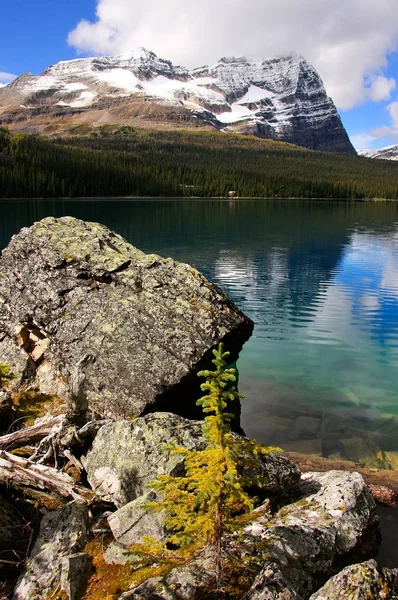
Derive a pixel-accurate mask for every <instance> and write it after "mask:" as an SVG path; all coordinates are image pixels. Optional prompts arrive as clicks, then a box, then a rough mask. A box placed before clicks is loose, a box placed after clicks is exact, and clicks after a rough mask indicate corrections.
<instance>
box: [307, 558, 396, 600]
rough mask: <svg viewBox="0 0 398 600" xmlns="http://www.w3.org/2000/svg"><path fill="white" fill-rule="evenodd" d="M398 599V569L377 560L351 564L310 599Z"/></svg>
mask: <svg viewBox="0 0 398 600" xmlns="http://www.w3.org/2000/svg"><path fill="white" fill-rule="evenodd" d="M373 598H374V599H375V600H376V598H377V600H397V599H398V569H384V568H382V567H380V566H379V565H378V564H377V563H376V561H375V560H368V561H367V562H364V563H361V564H356V565H351V566H350V567H346V568H345V569H343V570H342V571H341V572H340V573H338V574H337V575H335V576H334V577H332V578H331V579H329V581H328V582H327V583H326V584H325V585H324V586H323V587H322V588H321V589H320V590H318V591H317V592H316V593H315V594H313V595H312V596H311V597H310V600H369V599H373Z"/></svg>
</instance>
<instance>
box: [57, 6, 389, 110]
mask: <svg viewBox="0 0 398 600" xmlns="http://www.w3.org/2000/svg"><path fill="white" fill-rule="evenodd" d="M68 41H69V44H71V45H72V46H74V47H75V48H76V49H77V50H78V51H80V52H82V53H86V52H91V53H94V54H116V53H124V52H128V51H129V50H132V49H133V48H135V47H137V46H146V47H147V48H149V49H151V50H153V51H154V52H156V53H157V54H158V55H159V56H161V57H163V58H168V59H170V60H172V61H173V62H175V63H178V64H183V65H186V66H191V67H192V66H199V65H203V64H205V63H209V62H210V63H212V62H215V61H216V60H218V59H219V58H220V57H222V56H226V55H227V56H228V55H229V56H230V55H235V56H236V55H242V54H243V55H246V56H257V57H262V58H267V57H269V56H272V55H275V54H280V53H285V52H289V51H291V50H294V51H296V52H298V53H300V54H302V55H303V56H304V57H306V58H307V59H308V60H309V61H310V62H312V63H313V64H314V66H315V67H316V68H317V69H318V71H319V72H320V74H321V76H322V77H323V79H324V82H325V85H326V89H327V90H328V93H329V94H330V95H331V96H332V98H333V99H334V100H335V102H336V104H337V105H338V107H339V108H341V109H349V108H352V107H353V106H355V105H357V104H359V103H360V102H363V101H365V100H366V99H369V98H370V99H372V100H381V99H385V98H388V95H389V93H390V92H391V90H392V89H393V87H394V83H395V82H393V80H391V79H387V78H386V77H384V76H383V75H382V72H381V70H382V69H383V68H384V67H385V66H386V61H387V55H388V53H390V52H393V51H395V50H396V49H397V47H398V10H397V5H396V0H333V1H332V2H331V1H330V0H300V2H298V1H297V0H229V1H228V2H227V0H202V2H201V3H200V5H199V4H198V3H196V2H182V1H181V0H146V2H141V1H139V0H97V8H96V20H95V21H94V22H89V21H87V20H83V21H80V23H78V25H77V26H76V28H75V29H74V30H73V31H71V32H70V34H69V37H68Z"/></svg>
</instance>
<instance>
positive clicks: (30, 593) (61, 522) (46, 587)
mask: <svg viewBox="0 0 398 600" xmlns="http://www.w3.org/2000/svg"><path fill="white" fill-rule="evenodd" d="M87 531H88V507H87V505H86V504H85V502H82V501H76V500H75V501H73V502H69V504H66V505H65V506H64V507H63V508H61V509H60V510H57V511H54V512H50V513H48V514H47V515H46V516H45V517H43V520H42V522H41V525H40V532H39V535H38V538H37V540H36V542H35V544H34V546H33V549H32V552H31V554H30V556H29V558H28V561H27V563H26V568H25V571H24V572H23V574H22V575H21V577H20V579H19V580H18V583H17V586H16V588H15V591H14V596H13V600H27V598H29V600H43V598H46V597H47V595H48V594H49V593H50V592H51V591H53V590H54V588H55V587H56V586H58V585H59V583H60V579H61V573H62V564H63V559H64V558H65V557H66V556H69V555H71V554H75V553H77V552H80V551H81V550H82V549H83V548H84V546H85V545H86V542H87ZM64 564H65V563H64Z"/></svg>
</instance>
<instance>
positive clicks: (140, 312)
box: [0, 217, 253, 418]
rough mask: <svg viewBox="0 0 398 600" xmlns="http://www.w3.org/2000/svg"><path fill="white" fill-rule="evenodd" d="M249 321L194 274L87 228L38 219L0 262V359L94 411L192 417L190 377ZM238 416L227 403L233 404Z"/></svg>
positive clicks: (236, 347)
mask: <svg viewBox="0 0 398 600" xmlns="http://www.w3.org/2000/svg"><path fill="white" fill-rule="evenodd" d="M252 329H253V323H252V321H251V320H250V319H248V318H247V317H245V315H243V313H242V312H240V311H239V309H238V308H237V307H236V306H235V305H234V304H233V303H232V302H231V301H230V300H229V299H228V298H227V296H226V295H225V294H224V293H223V292H222V291H221V290H220V289H219V288H218V287H217V286H215V285H213V284H211V283H209V281H207V280H206V279H205V278H204V277H203V276H202V275H201V274H200V273H199V272H198V271H197V270H196V269H193V268H192V267H190V266H189V265H186V264H182V263H178V262H176V261H174V260H172V259H171V258H161V257H160V256H157V255H155V254H149V255H147V254H144V253H143V252H141V251H140V250H138V249H137V248H135V247H134V246H131V245H130V244H128V243H127V242H126V241H125V240H124V239H123V238H122V237H121V236H119V235H117V234H116V233H114V232H112V231H110V230H109V229H108V228H107V227H105V226H103V225H100V224H98V223H87V222H84V221H80V220H78V219H75V218H72V217H62V218H59V219H56V218H53V217H48V218H46V219H43V220H42V221H40V222H38V223H35V224H34V225H32V227H30V228H24V229H22V230H21V231H20V233H19V234H17V235H15V236H13V238H12V240H11V242H10V244H9V245H8V247H7V248H6V249H5V250H4V251H3V254H2V257H1V258H0V360H1V361H3V362H7V363H9V364H10V366H11V368H12V369H13V370H14V371H15V372H16V373H18V374H19V375H20V376H22V377H23V378H25V379H31V380H32V379H33V380H35V381H36V383H38V384H39V385H40V388H41V391H42V392H45V393H57V394H58V395H61V396H66V397H67V398H68V397H72V398H74V399H75V400H76V399H78V400H79V406H80V409H81V410H82V411H84V410H85V409H86V408H87V407H88V408H89V409H90V410H91V411H92V412H95V413H97V414H99V415H103V416H105V417H112V418H116V417H119V418H120V417H121V418H123V417H127V416H138V415H140V414H142V413H143V412H144V411H145V412H148V411H150V410H156V409H158V408H161V409H162V410H164V409H167V408H168V409H170V410H173V412H178V413H181V414H185V415H188V416H190V415H193V414H196V413H195V410H196V406H195V400H196V399H197V398H198V397H200V395H201V393H200V389H199V384H200V382H199V381H198V378H197V377H196V373H197V371H198V370H199V369H202V368H207V367H209V366H211V360H212V358H213V355H212V352H211V350H212V349H213V348H214V347H216V346H217V345H218V343H219V342H220V341H224V342H225V346H226V349H228V350H229V351H230V352H231V362H233V361H234V360H236V358H237V356H238V353H239V351H240V349H241V347H242V345H243V343H244V342H245V341H246V340H247V339H248V338H249V336H250V335H251V332H252ZM237 412H238V409H237Z"/></svg>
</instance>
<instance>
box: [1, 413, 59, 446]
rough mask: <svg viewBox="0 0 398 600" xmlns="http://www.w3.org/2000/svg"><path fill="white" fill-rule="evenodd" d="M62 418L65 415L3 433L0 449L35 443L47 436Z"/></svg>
mask: <svg viewBox="0 0 398 600" xmlns="http://www.w3.org/2000/svg"><path fill="white" fill-rule="evenodd" d="M64 418H65V415H58V416H57V417H52V418H51V419H48V420H47V421H42V422H41V423H37V425H32V426H31V427H26V428H25V429H20V430H18V431H14V432H13V433H9V434H7V435H3V436H1V437H0V450H15V448H22V447H23V446H31V445H34V444H37V442H40V441H41V440H42V439H44V438H45V437H46V436H48V435H49V434H50V433H51V432H52V430H53V428H54V427H56V426H59V425H60V424H61V422H62V420H63V419H64Z"/></svg>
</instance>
